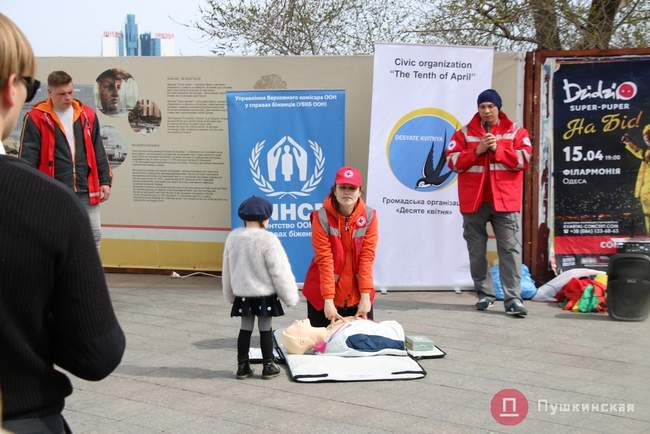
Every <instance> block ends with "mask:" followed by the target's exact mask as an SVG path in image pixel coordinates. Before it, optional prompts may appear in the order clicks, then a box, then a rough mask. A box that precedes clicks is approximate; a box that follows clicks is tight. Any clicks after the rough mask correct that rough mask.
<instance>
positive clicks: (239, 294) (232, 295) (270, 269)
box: [221, 196, 299, 380]
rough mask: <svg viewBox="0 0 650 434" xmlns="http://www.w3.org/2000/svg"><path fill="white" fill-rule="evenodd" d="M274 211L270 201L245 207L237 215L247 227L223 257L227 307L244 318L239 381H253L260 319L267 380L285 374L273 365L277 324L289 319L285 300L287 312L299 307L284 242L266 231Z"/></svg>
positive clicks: (236, 233)
mask: <svg viewBox="0 0 650 434" xmlns="http://www.w3.org/2000/svg"><path fill="white" fill-rule="evenodd" d="M272 211H273V207H272V205H271V204H270V203H269V202H268V201H267V200H265V199H262V198H259V197H256V196H251V197H249V198H248V199H246V200H245V201H243V202H242V203H241V205H240V206H239V209H238V212H237V214H238V215H239V217H240V218H241V219H242V220H244V223H245V227H243V228H238V229H235V230H233V231H232V232H231V233H230V235H228V238H227V239H226V245H225V247H224V251H223V269H222V274H221V276H222V286H223V296H224V298H225V299H226V302H228V303H231V304H232V309H231V311H230V316H239V317H241V328H240V330H239V338H238V339H237V378H238V379H240V380H241V379H244V378H248V377H250V376H251V375H253V370H252V369H251V367H250V363H249V359H248V352H249V350H250V342H251V335H252V333H253V326H254V323H255V317H257V327H258V329H259V331H260V346H261V347H262V359H263V361H264V364H263V368H262V377H263V378H265V379H268V378H273V377H275V376H277V375H278V374H279V373H280V368H278V367H277V366H276V365H275V363H273V332H272V327H271V319H272V317H274V316H282V315H284V311H283V310H282V305H281V304H280V300H282V301H283V302H284V304H286V305H287V306H289V307H291V306H295V305H296V304H297V303H298V299H299V298H298V286H297V285H296V279H295V277H294V276H293V273H292V272H291V265H290V264H289V258H288V257H287V254H286V253H285V251H284V248H283V247H282V244H281V243H280V240H279V239H278V238H277V237H276V236H275V235H274V234H273V233H272V232H269V231H267V230H266V228H267V227H268V224H269V218H270V217H271V213H272Z"/></svg>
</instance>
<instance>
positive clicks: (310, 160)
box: [227, 90, 345, 282]
mask: <svg viewBox="0 0 650 434" xmlns="http://www.w3.org/2000/svg"><path fill="white" fill-rule="evenodd" d="M227 101H228V133H229V142H230V168H231V170H230V181H231V187H230V192H231V203H232V207H231V221H232V227H233V228H236V227H240V226H242V225H243V222H242V220H241V219H240V218H239V217H238V215H237V208H238V206H239V204H240V203H241V202H242V201H243V200H244V199H246V198H248V197H250V196H252V195H256V196H259V197H264V198H265V199H267V200H268V201H269V202H271V203H272V204H273V215H272V216H271V219H270V223H269V230H271V231H272V232H273V233H275V234H276V235H277V236H278V237H279V238H280V241H281V242H282V246H283V247H284V249H285V250H286V252H287V255H288V256H289V261H290V262H291V267H292V269H293V272H294V274H295V276H296V279H297V280H298V281H299V282H303V281H304V278H305V275H306V273H307V268H308V266H309V262H310V261H311V258H312V257H313V249H312V245H311V222H310V215H311V213H312V211H314V210H317V209H319V208H320V207H321V206H322V203H323V200H324V199H325V197H326V196H327V194H328V193H329V191H330V188H331V186H332V184H333V183H334V177H335V174H336V170H337V169H338V168H339V167H341V166H342V165H343V151H344V142H345V123H344V119H345V92H343V91H336V90H322V91H319V90H304V91H289V90H287V91H249V92H228V94H227Z"/></svg>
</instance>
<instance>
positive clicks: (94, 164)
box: [20, 71, 113, 250]
mask: <svg viewBox="0 0 650 434" xmlns="http://www.w3.org/2000/svg"><path fill="white" fill-rule="evenodd" d="M47 92H48V96H49V97H48V99H47V100H45V101H41V102H38V103H36V104H35V105H34V107H33V108H32V110H31V111H29V113H27V114H26V115H25V119H24V121H23V130H22V134H21V141H20V158H22V159H24V160H26V161H27V162H28V163H30V164H31V165H32V166H34V167H36V168H37V169H38V170H40V171H41V172H43V173H45V174H46V175H48V176H51V177H53V178H55V179H57V180H58V181H60V182H62V183H63V184H65V185H66V186H68V188H70V189H71V190H72V191H74V192H75V193H76V194H77V196H78V198H79V199H80V200H81V202H82V203H83V204H84V206H85V208H86V210H87V211H88V217H89V219H90V225H91V227H92V231H93V236H94V238H95V245H96V246H97V250H99V243H100V240H101V220H100V214H99V204H100V203H101V202H104V201H106V200H108V198H109V196H110V194H111V182H112V178H113V176H112V173H111V167H110V164H109V162H108V158H107V156H106V151H105V150H104V146H103V144H102V137H101V132H100V128H99V121H98V120H97V116H96V114H95V112H94V111H93V110H92V109H91V108H90V107H88V106H86V105H84V104H82V103H81V101H79V100H77V99H75V98H74V96H73V93H74V87H73V86H72V77H70V75H69V74H67V73H66V72H64V71H54V72H52V73H50V75H49V76H48V77H47Z"/></svg>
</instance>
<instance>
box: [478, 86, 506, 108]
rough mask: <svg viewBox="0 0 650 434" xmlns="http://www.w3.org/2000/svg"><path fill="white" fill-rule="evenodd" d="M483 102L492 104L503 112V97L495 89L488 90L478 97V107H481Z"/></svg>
mask: <svg viewBox="0 0 650 434" xmlns="http://www.w3.org/2000/svg"><path fill="white" fill-rule="evenodd" d="M483 102H491V103H492V104H494V105H495V106H497V108H498V109H499V110H501V95H499V92H497V91H496V90H494V89H486V90H484V91H483V92H481V93H480V94H479V95H478V99H477V100H476V105H481V103H483Z"/></svg>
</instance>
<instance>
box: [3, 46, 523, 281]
mask: <svg viewBox="0 0 650 434" xmlns="http://www.w3.org/2000/svg"><path fill="white" fill-rule="evenodd" d="M496 59H497V62H496V64H495V65H496V66H495V71H494V80H495V86H497V87H498V88H499V89H501V90H503V92H504V95H506V94H510V95H511V97H504V104H509V103H511V102H514V101H517V99H518V97H517V95H518V92H519V90H518V89H519V87H518V86H517V83H518V77H519V73H518V71H520V70H523V69H522V62H523V60H522V58H521V56H519V55H517V54H516V53H497V54H496ZM372 60H373V58H372V56H289V57H287V56H271V57H254V56H250V57H227V56H209V57H208V56H206V57H187V56H185V57H153V56H151V57H150V56H145V57H136V56H129V57H95V58H93V57H84V58H71V57H56V58H42V57H41V58H38V59H37V68H36V78H37V79H38V80H40V81H41V83H42V85H41V90H40V91H39V94H38V95H37V96H36V98H35V99H34V102H36V101H39V100H43V99H45V98H47V85H46V83H47V76H48V74H49V73H50V72H51V71H55V70H64V71H66V72H68V73H69V74H70V75H71V76H72V79H73V85H74V90H75V97H76V98H78V99H79V100H81V101H82V102H83V103H84V104H87V105H88V106H90V107H92V108H94V109H95V111H96V113H97V119H98V120H99V122H100V124H101V132H102V136H103V142H104V146H105V147H106V151H107V153H108V157H109V159H110V162H111V165H112V167H113V187H112V193H111V197H110V199H109V201H108V202H105V203H103V204H102V205H101V217H102V243H101V258H102V263H103V264H104V266H105V267H107V268H108V269H113V270H116V269H119V270H135V269H161V270H170V269H171V270H177V271H179V272H180V271H183V270H188V271H189V270H203V271H215V272H218V271H219V270H220V269H221V258H222V253H223V243H224V241H225V240H226V237H227V236H228V233H229V232H230V229H231V202H230V187H231V179H230V170H231V168H230V164H229V145H228V115H227V110H226V92H228V91H231V90H233V89H237V90H242V91H244V90H263V89H267V90H270V89H276V90H277V89H343V90H345V95H346V98H345V106H346V107H345V114H344V119H345V125H346V128H345V144H346V147H345V163H346V164H352V165H354V166H357V167H359V168H361V170H362V172H363V173H364V174H365V173H366V164H367V162H368V134H369V126H370V125H369V124H370V101H371V92H372V80H371V77H372ZM31 105H32V104H26V105H25V107H24V110H23V113H24V112H25V111H26V110H27V109H29V108H30V107H31ZM512 111H513V112H514V110H512ZM509 113H510V111H509ZM21 117H22V116H21ZM21 125H22V123H21V122H18V127H17V128H16V130H14V131H13V132H12V133H11V136H10V137H8V138H7V139H6V140H4V146H5V148H6V149H7V153H8V154H10V155H18V147H19V140H20V126H21ZM301 146H303V144H302V143H301ZM305 149H307V151H308V152H311V149H308V148H305ZM332 180H333V178H330V179H329V180H327V182H328V183H330V182H332ZM323 182H325V180H324V181H323ZM321 200H322V199H321ZM321 200H318V201H315V202H314V203H317V202H320V201H321ZM234 223H235V224H237V221H235V222H234Z"/></svg>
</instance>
